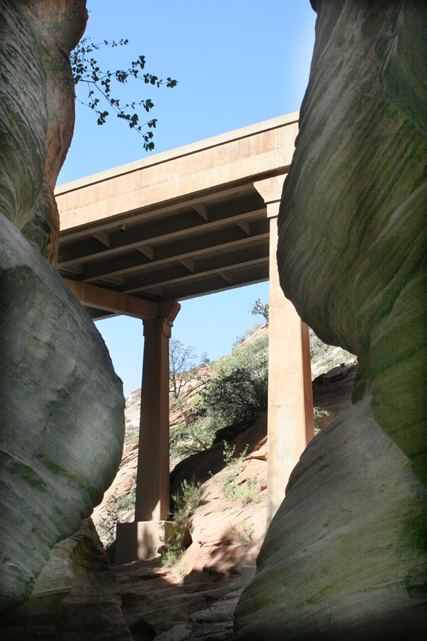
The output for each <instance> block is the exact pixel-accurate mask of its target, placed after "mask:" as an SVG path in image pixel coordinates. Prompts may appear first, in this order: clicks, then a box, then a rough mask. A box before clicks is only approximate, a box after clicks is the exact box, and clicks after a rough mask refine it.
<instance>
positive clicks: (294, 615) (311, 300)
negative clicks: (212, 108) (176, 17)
mask: <svg viewBox="0 0 427 641" xmlns="http://www.w3.org/2000/svg"><path fill="white" fill-rule="evenodd" d="M312 4H313V6H315V8H316V10H317V13H318V19H317V24H316V44H315V48H314V54H313V62H312V67H311V74H310V81H309V85H308V89H307V92H306V95H305V98H304V102H303V105H302V108H301V116H300V133H299V136H298V138H297V143H296V150H295V154H294V158H293V161H292V165H291V169H290V173H289V176H288V178H287V180H286V181H285V185H284V191H283V198H282V203H281V210H280V214H279V230H280V237H279V249H278V264H279V270H280V276H281V284H282V287H283V289H284V292H285V294H286V296H287V297H288V298H289V299H291V300H292V302H293V303H294V305H295V307H296V309H297V311H298V312H299V314H300V315H301V317H302V318H303V320H304V321H305V322H306V323H308V325H309V326H310V327H312V328H313V329H314V331H315V332H316V334H317V335H318V336H319V337H320V338H321V339H322V340H324V341H325V342H327V343H331V344H334V345H341V346H342V347H344V348H345V349H347V350H349V351H350V352H352V353H355V354H357V356H358V360H359V363H360V365H361V373H362V379H360V372H359V375H358V384H357V389H355V393H354V395H353V399H354V400H358V399H362V400H360V401H359V402H358V403H356V405H354V407H353V408H352V409H350V410H349V411H347V412H346V413H345V414H343V415H341V416H340V417H338V418H337V419H336V420H335V421H334V422H333V423H331V424H330V425H328V426H327V427H326V428H324V430H322V432H321V433H320V434H319V435H318V436H316V437H315V438H314V440H313V441H312V442H311V443H310V444H309V446H308V448H307V449H306V451H305V452H304V454H303V455H302V457H301V460H300V462H299V463H298V465H297V466H296V468H295V470H294V472H293V474H292V476H291V479H290V482H289V485H288V488H287V493H286V498H285V500H284V502H283V503H282V505H281V507H280V508H279V510H278V513H277V514H276V516H275V518H274V519H273V522H272V524H271V526H270V529H269V531H268V533H267V536H266V539H265V542H264V545H263V548H262V550H261V553H260V556H259V558H258V570H257V575H256V577H255V580H254V581H253V582H252V584H251V585H250V586H249V587H248V588H247V589H246V590H245V591H244V592H243V595H242V598H241V600H240V602H239V606H238V608H237V611H236V618H235V630H236V633H237V634H236V636H235V639H236V641H237V640H239V641H243V640H245V641H246V640H247V641H249V639H250V640H252V639H254V638H256V639H268V640H269V641H270V640H275V639H277V640H279V639H283V638H286V639H288V640H289V641H291V640H293V639H295V640H298V641H305V640H306V639H307V640H308V639H313V638H316V639H319V641H322V640H323V639H325V641H326V639H327V640H328V641H334V640H335V639H337V640H338V639H343V638H346V639H351V641H359V639H360V640H362V639H366V638H369V639H373V640H375V641H379V640H380V639H381V640H383V639H384V641H385V640H386V639H387V640H388V639H395V640H398V639H399V640H400V639H402V640H403V639H406V638H411V639H416V640H418V639H420V640H421V639H423V638H424V636H425V630H426V629H427V548H426V520H427V519H426V516H427V514H426V507H427V502H426V498H427V497H426V485H427V429H426V428H427V425H426V413H425V407H426V391H425V381H426V367H427V366H426V362H427V336H426V332H425V328H426V326H427V301H426V297H425V285H426V257H425V247H426V240H427V239H426V212H427V182H426V178H427V174H426V165H427V140H426V122H427V121H426V113H427V94H426V91H425V82H426V75H427V56H426V51H427V5H426V4H425V3H421V2H416V1H413V0H405V1H403V0H394V1H390V2H387V3H383V2H371V1H368V0H340V1H339V2H338V1H335V0H318V1H317V2H313V3H312ZM364 394H365V397H364V398H363V395H364Z"/></svg>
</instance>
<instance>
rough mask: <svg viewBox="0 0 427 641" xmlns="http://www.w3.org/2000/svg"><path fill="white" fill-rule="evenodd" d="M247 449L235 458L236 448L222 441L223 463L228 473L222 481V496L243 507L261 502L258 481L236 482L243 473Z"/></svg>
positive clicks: (252, 479) (250, 479)
mask: <svg viewBox="0 0 427 641" xmlns="http://www.w3.org/2000/svg"><path fill="white" fill-rule="evenodd" d="M248 447H249V445H247V446H246V447H245V449H244V450H243V452H241V453H240V454H239V456H235V455H234V452H235V450H236V446H235V445H233V446H231V445H230V444H229V443H227V441H224V462H225V463H226V464H227V467H228V471H229V475H228V476H227V477H226V478H225V479H224V480H223V481H222V489H223V492H224V496H225V498H226V499H228V500H230V501H241V502H242V503H243V505H248V504H249V503H260V502H261V501H262V497H261V496H260V495H259V491H258V481H257V479H256V478H255V477H251V478H248V479H246V481H245V482H243V483H239V482H238V479H239V476H240V474H241V473H242V472H243V468H244V460H245V456H246V452H247V451H248Z"/></svg>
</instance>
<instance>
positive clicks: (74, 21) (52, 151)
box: [22, 0, 88, 266]
mask: <svg viewBox="0 0 427 641" xmlns="http://www.w3.org/2000/svg"><path fill="white" fill-rule="evenodd" d="M22 4H23V5H24V8H25V12H26V16H27V19H28V22H29V24H30V25H31V28H32V30H33V32H34V35H35V39H36V43H37V47H38V53H39V55H40V57H41V61H42V64H43V66H44V69H45V74H46V91H45V104H46V109H47V129H46V142H45V145H46V161H45V164H44V180H43V190H42V193H41V196H40V199H39V202H38V208H37V211H36V212H35V214H34V216H33V217H32V220H31V221H30V224H31V227H32V228H34V227H35V228H36V229H40V227H42V228H43V229H44V228H46V226H48V227H49V228H50V234H49V238H48V243H47V245H46V246H45V247H44V248H43V250H42V251H41V252H40V253H42V254H43V256H45V258H46V259H47V260H48V261H49V262H51V263H52V264H53V265H54V266H56V261H57V255H58V240H59V215H58V209H57V206H56V202H55V199H54V196H53V189H54V188H55V184H56V179H57V178H58V174H59V172H60V169H61V167H62V165H63V163H64V160H65V157H66V155H67V152H68V149H69V147H70V144H71V139H72V137H73V131H74V120H75V105H74V102H75V97H74V80H73V75H72V71H71V64H70V52H71V51H72V50H73V49H74V47H75V46H76V45H77V44H78V42H79V40H80V38H81V37H82V35H83V33H84V30H85V28H86V22H87V17H88V15H87V11H86V0H61V1H60V2H57V1H56V0H23V1H22ZM34 55H36V52H34ZM23 233H24V235H25V236H26V237H27V238H28V229H24V230H23ZM30 233H31V232H30ZM33 233H34V232H33ZM39 251H40V247H39Z"/></svg>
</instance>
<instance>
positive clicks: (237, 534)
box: [227, 519, 253, 545]
mask: <svg viewBox="0 0 427 641" xmlns="http://www.w3.org/2000/svg"><path fill="white" fill-rule="evenodd" d="M252 530H253V525H251V524H250V523H249V521H247V520H246V519H243V521H241V523H238V524H236V525H231V524H230V526H229V528H228V530H227V537H228V538H229V539H230V540H231V542H232V543H233V544H235V545H244V544H245V543H249V541H250V540H251V534H252Z"/></svg>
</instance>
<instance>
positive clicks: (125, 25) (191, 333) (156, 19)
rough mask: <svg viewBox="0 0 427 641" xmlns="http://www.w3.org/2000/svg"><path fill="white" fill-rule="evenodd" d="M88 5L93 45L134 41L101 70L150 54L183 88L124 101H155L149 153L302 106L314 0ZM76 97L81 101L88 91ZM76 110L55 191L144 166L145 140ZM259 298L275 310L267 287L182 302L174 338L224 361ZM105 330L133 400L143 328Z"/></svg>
mask: <svg viewBox="0 0 427 641" xmlns="http://www.w3.org/2000/svg"><path fill="white" fill-rule="evenodd" d="M87 5H88V9H89V11H90V13H89V23H88V27H87V30H86V35H87V36H90V37H91V38H92V39H93V41H94V42H101V41H103V40H104V39H105V40H113V39H115V40H119V39H120V38H127V39H129V44H128V45H127V46H126V47H122V48H115V49H113V50H111V51H105V52H104V51H103V52H97V54H98V55H97V59H98V62H100V63H101V65H100V66H101V68H104V67H105V68H109V69H117V68H125V67H127V66H128V65H129V62H130V61H131V60H134V59H136V58H137V57H138V56H139V55H140V54H142V55H145V57H146V61H147V64H146V71H148V72H151V73H154V74H156V75H157V76H159V77H161V78H166V77H167V76H170V77H172V78H175V79H177V80H178V85H177V87H176V88H174V89H166V88H165V87H162V88H160V89H155V88H152V87H149V86H148V85H145V84H144V83H143V82H132V83H128V85H127V86H126V87H124V88H121V90H120V95H117V97H119V98H121V99H122V100H123V101H125V100H126V99H128V100H139V99H142V98H151V99H152V100H153V102H154V105H155V107H154V109H153V110H152V112H150V116H149V118H151V117H153V118H157V119H158V124H157V128H156V129H155V137H154V143H155V150H154V152H152V153H160V152H163V151H167V150H169V149H174V148H175V147H180V146H182V145H186V144H189V143H192V142H196V141H198V140H203V139H204V138H209V137H211V136H215V135H218V134H222V133H225V132H228V131H232V130H234V129H239V128H241V127H245V126H247V125H252V124H254V123H257V122H262V121H263V120H268V119H269V118H274V117H276V116H280V115H283V114H286V113H291V112H293V111H297V110H298V109H299V107H300V104H301V101H302V98H303V95H304V91H305V87H306V85H307V80H308V74H309V69H310V60H311V55H312V50H313V44H314V22H315V17H316V15H315V13H314V12H313V10H312V9H311V6H310V2H309V0H268V1H267V2H259V0H227V1H226V0H215V2H214V1H213V0H180V1H179V2H178V1H177V0H144V1H141V0H122V2H121V3H120V4H118V3H117V2H113V1H112V0H88V3H87ZM79 96H80V97H81V98H82V99H84V98H85V92H84V89H83V92H81V91H80V93H79ZM76 112H77V113H76V126H75V132H74V138H73V142H72V145H71V148H70V151H69V153H68V156H67V159H66V161H65V164H64V167H63V169H62V171H61V174H60V176H59V179H58V184H63V183H66V182H69V181H71V180H76V179H78V178H82V177H84V176H88V175H90V174H94V173H96V172H99V171H103V170H105V169H110V168H112V167H116V166H118V165H122V164H125V163H128V162H132V161H133V160H138V159H139V158H144V157H146V156H147V152H145V151H144V149H143V147H142V139H141V138H140V136H138V135H137V134H136V133H135V132H133V131H131V130H130V129H129V128H128V126H127V125H126V123H124V122H123V121H119V120H118V119H117V118H116V117H115V116H113V115H110V116H109V118H108V120H107V123H106V124H105V125H104V126H102V127H99V126H97V124H96V119H95V118H94V114H93V113H92V112H91V111H90V110H89V109H87V108H86V107H83V106H82V105H80V104H77V108H76ZM140 113H141V117H142V118H143V117H144V116H143V113H145V112H143V113H142V112H140ZM147 119H148V118H147ZM142 122H144V120H142ZM150 155H152V154H150ZM257 298H261V300H262V301H263V302H267V301H268V283H262V284H259V285H253V286H250V287H242V288H239V289H235V290H229V291H227V292H223V293H221V294H214V295H211V296H205V297H201V298H197V299H193V300H189V301H183V302H182V309H181V312H180V313H179V315H178V317H177V319H176V321H175V323H174V328H173V336H174V338H177V339H178V340H180V341H181V342H183V343H184V344H186V345H192V346H194V347H195V348H196V351H197V353H198V356H199V357H200V356H201V354H202V353H203V352H207V353H208V356H209V357H210V358H211V359H215V358H218V357H219V356H221V355H223V354H226V353H228V352H229V351H230V349H231V347H232V343H233V342H234V341H235V339H236V336H238V335H241V334H243V333H244V332H245V330H246V329H247V328H248V327H251V326H252V325H253V323H254V321H255V320H261V317H258V318H257V319H255V318H254V317H253V316H251V315H250V314H249V313H248V311H249V310H250V308H251V306H252V304H253V303H254V301H255V300H256V299H257ZM97 326H98V329H99V330H100V331H101V333H102V335H103V336H104V340H105V342H106V344H107V346H108V349H109V351H110V354H111V357H112V360H113V363H114V366H115V368H116V371H117V373H118V375H119V376H120V377H121V378H122V380H123V382H124V391H125V395H126V396H128V395H129V393H130V392H131V391H133V390H134V389H136V388H138V387H140V385H141V364H142V350H143V338H142V323H141V321H138V320H136V319H133V318H129V317H123V316H121V317H117V318H114V319H107V320H104V321H99V322H98V323H97Z"/></svg>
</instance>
